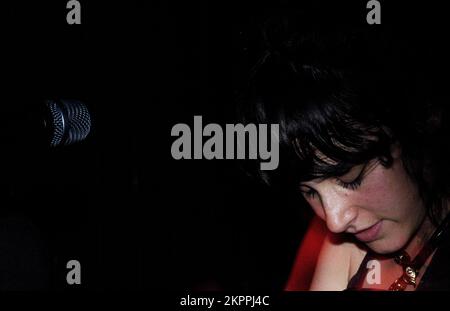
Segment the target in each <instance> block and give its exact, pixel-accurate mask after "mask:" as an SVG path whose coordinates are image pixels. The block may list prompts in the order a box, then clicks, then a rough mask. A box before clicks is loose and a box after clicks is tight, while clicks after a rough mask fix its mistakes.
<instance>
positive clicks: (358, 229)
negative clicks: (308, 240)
mask: <svg viewBox="0 0 450 311" xmlns="http://www.w3.org/2000/svg"><path fill="white" fill-rule="evenodd" d="M400 154H401V151H400V148H398V147H395V148H394V149H393V151H392V156H393V164H392V165H391V166H390V167H389V168H386V167H384V166H383V165H382V164H381V163H380V162H379V161H377V160H372V161H370V162H368V163H367V164H364V165H357V166H355V167H353V168H352V169H351V170H350V171H349V172H348V173H346V174H345V175H343V176H340V177H339V178H327V179H315V180H312V181H308V182H304V183H302V184H301V185H300V189H301V191H302V193H303V195H304V197H305V199H306V200H307V201H308V203H309V204H310V205H311V207H312V208H313V210H314V212H315V213H316V214H317V215H318V216H319V217H321V218H322V219H323V220H325V222H326V224H327V227H328V229H329V230H330V231H332V232H335V233H340V232H347V233H350V234H354V235H355V237H356V238H357V239H358V240H360V241H361V242H363V243H365V244H366V245H367V246H368V247H370V248H371V249H372V250H373V251H375V252H377V253H380V254H387V253H391V252H395V251H397V250H399V249H400V248H402V247H403V246H405V245H406V243H407V242H408V241H409V239H410V238H411V237H412V236H413V235H414V233H415V232H416V230H417V229H418V228H419V226H420V224H421V222H422V220H423V219H424V217H425V215H426V211H425V207H424V205H423V202H422V200H421V198H420V196H419V192H418V189H417V186H416V184H415V183H414V182H413V181H412V180H411V178H410V177H409V175H408V174H407V172H406V170H405V168H404V166H403V163H402V161H401V157H400Z"/></svg>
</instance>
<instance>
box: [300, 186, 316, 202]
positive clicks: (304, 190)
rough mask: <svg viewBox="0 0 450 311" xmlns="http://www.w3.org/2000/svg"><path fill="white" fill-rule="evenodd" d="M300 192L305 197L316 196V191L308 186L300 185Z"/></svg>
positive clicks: (312, 197) (311, 197)
mask: <svg viewBox="0 0 450 311" xmlns="http://www.w3.org/2000/svg"><path fill="white" fill-rule="evenodd" d="M300 192H301V193H302V194H303V196H304V197H305V199H314V198H315V197H316V196H317V191H316V190H314V189H313V188H311V187H308V186H303V185H302V186H300Z"/></svg>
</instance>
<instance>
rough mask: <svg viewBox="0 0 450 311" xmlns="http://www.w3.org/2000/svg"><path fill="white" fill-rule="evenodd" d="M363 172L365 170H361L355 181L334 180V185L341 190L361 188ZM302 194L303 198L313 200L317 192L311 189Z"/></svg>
mask: <svg viewBox="0 0 450 311" xmlns="http://www.w3.org/2000/svg"><path fill="white" fill-rule="evenodd" d="M364 172H365V168H364V169H363V170H361V173H359V175H358V177H356V178H355V180H353V181H352V182H345V181H342V180H340V179H339V178H335V180H336V183H337V184H338V185H339V186H341V187H342V188H345V189H351V190H356V189H358V188H359V186H361V183H362V180H363V177H364ZM302 193H303V194H304V195H305V197H307V198H312V199H314V197H315V196H316V195H317V191H315V190H314V189H312V188H310V190H309V191H302Z"/></svg>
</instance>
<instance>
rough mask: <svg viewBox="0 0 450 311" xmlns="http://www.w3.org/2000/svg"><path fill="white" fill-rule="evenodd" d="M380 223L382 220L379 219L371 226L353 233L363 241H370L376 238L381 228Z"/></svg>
mask: <svg viewBox="0 0 450 311" xmlns="http://www.w3.org/2000/svg"><path fill="white" fill-rule="evenodd" d="M381 224H382V222H381V220H380V221H378V222H377V223H376V224H374V225H373V226H371V227H369V228H367V229H364V230H361V231H359V232H358V233H355V237H356V238H357V239H358V240H360V241H361V242H364V243H367V242H372V241H374V240H376V239H377V237H378V235H379V233H380V230H381Z"/></svg>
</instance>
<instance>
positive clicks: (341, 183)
mask: <svg viewBox="0 0 450 311" xmlns="http://www.w3.org/2000/svg"><path fill="white" fill-rule="evenodd" d="M362 177H363V174H359V175H358V177H356V179H355V180H354V181H352V182H345V181H342V180H340V179H339V178H336V182H337V184H338V185H339V186H341V187H343V188H345V189H351V190H356V189H358V188H359V186H361V183H362Z"/></svg>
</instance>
